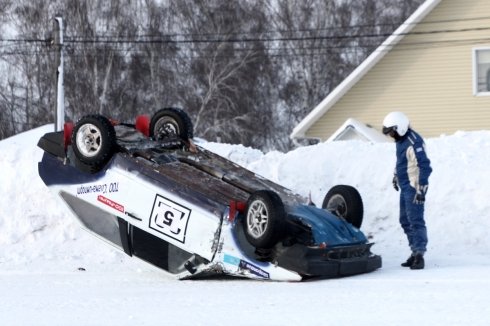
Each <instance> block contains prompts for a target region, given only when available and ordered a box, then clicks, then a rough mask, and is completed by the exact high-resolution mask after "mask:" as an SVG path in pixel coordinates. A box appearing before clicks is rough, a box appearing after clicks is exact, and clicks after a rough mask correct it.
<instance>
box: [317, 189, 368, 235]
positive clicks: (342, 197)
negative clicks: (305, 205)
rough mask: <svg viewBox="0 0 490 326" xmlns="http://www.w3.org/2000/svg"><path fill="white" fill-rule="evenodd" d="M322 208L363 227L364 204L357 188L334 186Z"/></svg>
mask: <svg viewBox="0 0 490 326" xmlns="http://www.w3.org/2000/svg"><path fill="white" fill-rule="evenodd" d="M322 208H323V209H325V210H327V211H329V212H330V213H332V214H334V215H336V216H338V217H340V218H343V219H344V220H346V221H347V222H349V223H350V224H352V225H353V226H355V227H356V228H358V229H359V228H361V224H362V218H363V214H364V206H363V204H362V198H361V195H360V194H359V192H358V191H357V189H356V188H354V187H352V186H346V185H337V186H334V187H332V189H330V190H329V191H328V193H327V195H326V196H325V199H324V200H323V204H322Z"/></svg>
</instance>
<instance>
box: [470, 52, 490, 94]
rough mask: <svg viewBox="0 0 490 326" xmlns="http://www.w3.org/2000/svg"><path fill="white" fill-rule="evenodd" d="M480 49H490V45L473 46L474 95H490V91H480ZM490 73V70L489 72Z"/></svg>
mask: <svg viewBox="0 0 490 326" xmlns="http://www.w3.org/2000/svg"><path fill="white" fill-rule="evenodd" d="M478 51H490V47H489V46H486V47H478V48H473V95H474V96H477V97H480V96H490V91H487V92H480V91H478V60H477V59H478V58H477V53H478ZM488 73H489V72H487V74H488ZM486 78H488V77H486Z"/></svg>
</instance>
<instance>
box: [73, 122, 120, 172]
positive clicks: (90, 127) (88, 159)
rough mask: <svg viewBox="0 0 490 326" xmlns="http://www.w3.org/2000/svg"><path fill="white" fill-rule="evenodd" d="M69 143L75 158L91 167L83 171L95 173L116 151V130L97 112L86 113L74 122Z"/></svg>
mask: <svg viewBox="0 0 490 326" xmlns="http://www.w3.org/2000/svg"><path fill="white" fill-rule="evenodd" d="M71 143H72V149H73V153H74V154H75V156H76V157H77V159H79V160H80V162H81V163H83V164H86V165H88V166H91V167H93V168H91V169H89V170H88V171H84V172H89V173H96V172H98V171H100V170H101V169H102V168H103V166H104V165H105V164H106V163H107V162H108V161H109V160H110V159H111V158H112V155H113V154H114V153H115V151H116V148H117V138H116V131H115V130H114V126H113V125H112V124H111V122H110V121H109V120H108V119H107V118H106V117H104V116H101V115H97V114H91V115H86V116H83V117H81V118H80V119H79V120H78V121H77V122H76V123H75V126H74V127H73V131H72V134H71ZM75 166H77V165H76V164H75Z"/></svg>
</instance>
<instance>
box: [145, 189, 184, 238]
mask: <svg viewBox="0 0 490 326" xmlns="http://www.w3.org/2000/svg"><path fill="white" fill-rule="evenodd" d="M190 214H191V210H190V209H188V208H186V207H184V206H181V205H179V204H177V203H175V202H173V201H171V200H169V199H167V198H165V197H162V196H160V195H156V197H155V203H154V204H153V209H152V211H151V217H150V229H153V230H155V231H158V232H160V233H163V234H165V235H167V236H169V237H171V238H173V239H175V240H177V241H180V242H182V243H185V232H186V230H187V222H188V221H189V216H190Z"/></svg>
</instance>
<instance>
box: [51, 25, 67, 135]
mask: <svg viewBox="0 0 490 326" xmlns="http://www.w3.org/2000/svg"><path fill="white" fill-rule="evenodd" d="M53 29H54V50H55V61H54V63H55V67H56V84H55V87H54V89H55V97H56V106H55V111H54V131H61V130H63V125H64V123H65V92H64V87H63V86H64V82H63V18H61V17H55V19H54V23H53Z"/></svg>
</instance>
